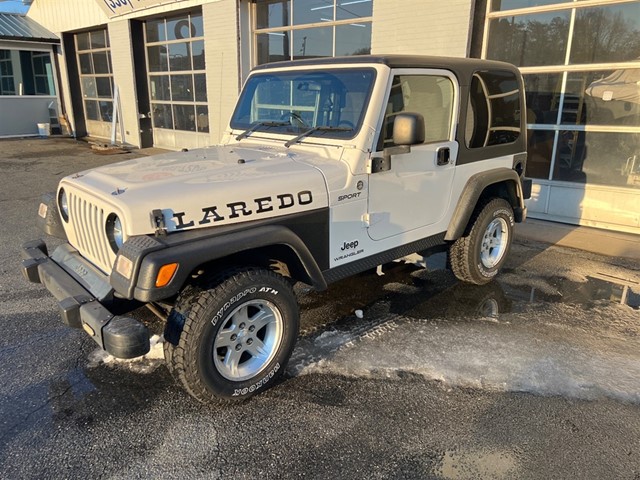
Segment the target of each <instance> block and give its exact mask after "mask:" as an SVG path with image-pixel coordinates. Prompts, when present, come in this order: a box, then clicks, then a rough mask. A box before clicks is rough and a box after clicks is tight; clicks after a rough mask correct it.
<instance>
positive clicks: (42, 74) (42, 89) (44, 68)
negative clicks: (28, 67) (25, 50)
mask: <svg viewBox="0 0 640 480" xmlns="http://www.w3.org/2000/svg"><path fill="white" fill-rule="evenodd" d="M31 64H32V68H33V81H34V89H35V94H36V95H52V93H53V90H54V89H53V83H52V80H53V78H52V75H51V56H50V55H49V54H48V53H46V52H32V54H31Z"/></svg>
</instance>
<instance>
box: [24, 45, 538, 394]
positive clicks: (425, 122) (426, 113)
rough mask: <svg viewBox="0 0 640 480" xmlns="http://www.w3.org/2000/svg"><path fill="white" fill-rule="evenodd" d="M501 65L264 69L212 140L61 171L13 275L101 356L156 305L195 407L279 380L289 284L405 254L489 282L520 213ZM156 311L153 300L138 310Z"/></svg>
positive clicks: (293, 306)
mask: <svg viewBox="0 0 640 480" xmlns="http://www.w3.org/2000/svg"><path fill="white" fill-rule="evenodd" d="M525 112H526V108H525V100H524V94H523V84H522V79H521V77H520V74H519V72H518V70H517V69H516V68H515V67H513V66H511V65H508V64H505V63H498V62H488V61H480V60H472V59H452V58H435V57H417V56H362V57H350V58H327V59H317V60H308V61H298V62H286V63H280V64H271V65H266V66H261V67H258V68H256V69H255V70H254V71H253V72H252V73H251V75H250V76H249V78H248V79H247V81H246V84H245V86H244V89H243V90H242V93H241V95H240V98H239V101H238V104H237V107H236V109H235V112H234V113H233V116H232V118H231V122H230V125H229V128H228V130H227V132H226V134H225V137H224V139H223V141H222V142H221V145H218V146H214V147H209V148H204V149H200V150H193V151H183V152H176V153H170V154H165V155H159V156H156V157H149V158H141V159H137V160H131V161H126V162H122V163H116V164H113V165H109V166H105V167H101V168H97V169H95V170H89V171H85V172H81V173H78V174H75V175H72V176H69V177H66V178H64V179H63V180H62V181H61V182H60V185H59V187H58V191H57V193H55V194H50V195H49V197H48V198H45V200H44V201H43V203H42V204H41V205H40V209H39V217H38V218H39V221H40V223H41V224H42V225H41V226H42V227H43V228H44V231H45V232H46V233H48V234H52V235H55V236H58V237H62V238H64V239H66V240H67V242H66V243H65V244H63V245H62V246H60V247H58V248H57V249H56V250H55V251H54V252H53V253H52V254H51V256H49V254H48V252H47V247H46V244H45V243H44V242H43V241H42V240H37V241H33V242H29V243H27V244H25V245H24V248H23V254H24V258H25V260H24V262H23V268H22V270H23V273H24V275H25V277H26V278H27V279H28V280H30V281H33V282H41V283H43V284H44V285H45V287H46V288H47V289H48V290H49V291H50V292H51V293H52V294H53V295H54V296H55V297H56V299H57V300H58V302H59V305H60V310H61V315H62V319H63V320H64V322H65V323H67V324H68V325H69V326H72V327H77V328H83V329H84V330H85V331H86V332H87V333H88V334H89V335H91V336H92V337H93V338H94V339H95V341H96V342H97V343H98V345H100V347H102V348H103V349H105V350H106V351H107V352H108V353H110V354H111V355H113V356H116V357H121V358H131V357H135V356H138V355H142V354H145V353H146V352H148V350H149V332H148V330H147V327H145V326H144V325H143V324H142V323H140V322H139V321H138V320H136V319H134V318H131V317H129V316H126V314H127V312H130V311H132V310H134V309H135V308H138V307H139V306H140V305H142V304H147V305H150V306H157V305H158V304H159V303H160V305H162V306H164V307H165V309H164V311H165V312H166V319H167V324H166V329H165V357H166V361H167V365H168V367H169V369H170V370H171V372H172V374H173V375H174V377H176V378H177V379H179V381H180V382H181V383H182V385H183V386H184V387H185V389H186V390H187V391H188V392H189V393H190V394H191V395H193V396H194V397H195V398H197V399H198V400H200V401H203V402H220V401H233V400H241V399H245V398H247V397H249V396H251V395H254V394H256V393H259V392H261V391H263V390H265V389H266V388H268V387H269V386H270V385H272V384H273V383H274V381H275V379H276V378H277V377H278V376H280V375H281V374H282V373H283V371H284V368H285V365H286V363H287V361H288V359H289V356H290V354H291V352H292V350H293V347H294V343H295V341H296V337H297V334H298V323H299V313H298V306H297V302H296V299H295V296H294V293H293V290H292V284H293V283H294V282H296V281H300V282H304V283H307V284H309V285H312V286H313V287H315V288H316V289H318V290H321V289H324V288H326V287H327V284H328V283H331V282H335V281H336V280H339V279H341V278H344V277H347V276H350V275H353V274H356V273H358V272H362V271H364V270H367V269H371V268H374V267H376V266H377V265H380V264H383V263H386V262H390V261H393V260H395V259H398V258H402V257H404V256H407V255H409V254H412V253H415V252H418V253H419V254H422V255H428V254H430V253H433V252H440V251H445V250H447V251H448V252H449V262H450V265H451V269H452V270H453V272H454V274H455V275H456V276H457V277H458V278H459V279H460V280H462V281H465V282H471V283H475V284H482V283H486V282H489V281H490V280H491V279H492V278H493V277H494V276H495V275H496V273H497V272H498V270H499V269H500V267H501V265H502V264H503V262H504V260H505V257H506V255H507V253H508V251H509V247H510V244H511V240H512V235H513V230H512V229H513V225H514V222H521V221H523V220H524V219H525V217H526V207H525V205H524V200H525V199H526V198H528V197H529V194H530V190H531V182H530V181H529V180H526V179H524V178H523V172H524V169H525V163H526V124H525V115H524V113H525ZM154 310H155V311H158V308H154Z"/></svg>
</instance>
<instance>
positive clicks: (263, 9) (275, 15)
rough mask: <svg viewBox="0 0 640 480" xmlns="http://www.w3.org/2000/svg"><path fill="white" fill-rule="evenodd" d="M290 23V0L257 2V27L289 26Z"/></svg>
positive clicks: (262, 0) (261, 0)
mask: <svg viewBox="0 0 640 480" xmlns="http://www.w3.org/2000/svg"><path fill="white" fill-rule="evenodd" d="M290 24H291V1H290V0H258V1H257V2H256V28H274V27H287V26H289V25H290Z"/></svg>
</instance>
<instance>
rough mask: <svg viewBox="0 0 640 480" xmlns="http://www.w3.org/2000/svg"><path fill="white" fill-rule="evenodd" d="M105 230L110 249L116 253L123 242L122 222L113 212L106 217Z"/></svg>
mask: <svg viewBox="0 0 640 480" xmlns="http://www.w3.org/2000/svg"><path fill="white" fill-rule="evenodd" d="M106 230H107V238H108V239H109V244H110V245H111V249H112V250H113V251H114V252H115V253H118V250H120V248H121V247H122V245H123V244H124V233H123V231H122V222H121V221H120V219H119V218H118V216H117V215H116V214H115V213H112V214H111V215H109V216H108V217H107V224H106Z"/></svg>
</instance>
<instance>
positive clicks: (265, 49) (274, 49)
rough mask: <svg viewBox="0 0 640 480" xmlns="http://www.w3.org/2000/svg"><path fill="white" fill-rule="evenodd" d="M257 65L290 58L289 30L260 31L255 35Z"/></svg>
mask: <svg viewBox="0 0 640 480" xmlns="http://www.w3.org/2000/svg"><path fill="white" fill-rule="evenodd" d="M256 37H257V46H258V52H257V53H258V54H257V59H258V65H262V64H263V63H269V62H280V61H282V60H291V57H290V53H289V32H273V33H260V34H258V35H256Z"/></svg>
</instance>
